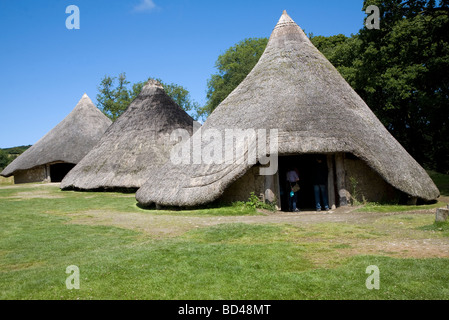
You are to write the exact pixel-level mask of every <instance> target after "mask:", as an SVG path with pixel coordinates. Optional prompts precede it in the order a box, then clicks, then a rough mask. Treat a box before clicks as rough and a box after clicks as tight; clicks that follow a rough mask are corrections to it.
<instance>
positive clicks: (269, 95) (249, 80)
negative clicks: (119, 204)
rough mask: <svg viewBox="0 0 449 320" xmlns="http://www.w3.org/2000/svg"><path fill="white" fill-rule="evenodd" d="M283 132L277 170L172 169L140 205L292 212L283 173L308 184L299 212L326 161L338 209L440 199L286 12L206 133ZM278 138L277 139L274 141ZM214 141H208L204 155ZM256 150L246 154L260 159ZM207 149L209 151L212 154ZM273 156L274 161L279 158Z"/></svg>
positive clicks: (142, 192)
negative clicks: (245, 206)
mask: <svg viewBox="0 0 449 320" xmlns="http://www.w3.org/2000/svg"><path fill="white" fill-rule="evenodd" d="M249 128H253V129H255V130H257V129H266V130H271V129H278V135H277V136H278V156H279V158H278V160H279V170H278V171H277V173H276V174H274V175H271V176H261V175H259V167H260V163H263V161H261V160H262V159H263V156H264V153H261V152H260V151H258V149H257V159H258V163H256V165H254V164H252V163H249V162H248V161H234V162H231V163H229V162H224V163H222V164H216V163H212V164H206V163H204V162H203V163H201V164H195V163H190V164H182V165H176V164H173V163H171V162H167V163H166V164H165V165H164V166H163V167H162V168H161V169H160V170H159V171H158V172H157V173H156V174H155V175H153V176H152V177H150V178H149V180H148V181H147V182H146V183H145V184H144V185H143V186H142V188H141V189H139V190H138V192H137V194H136V198H137V200H138V202H139V203H141V204H142V205H151V204H154V203H155V204H157V205H160V206H196V205H202V204H205V203H209V202H212V201H214V200H226V201H227V200H246V199H248V197H249V195H250V192H255V193H256V194H257V195H258V196H259V195H260V196H261V197H265V199H268V200H270V201H275V202H276V203H277V205H278V206H279V207H281V208H282V209H285V202H284V201H285V198H286V197H287V194H288V193H289V192H290V190H286V189H287V188H286V187H285V185H286V181H285V180H286V178H285V172H286V168H287V167H288V166H290V165H294V166H296V167H297V168H298V169H299V172H300V177H301V190H300V192H299V194H300V206H301V207H313V191H311V190H312V185H311V182H310V174H309V173H310V166H311V164H312V162H313V161H314V156H315V155H321V156H326V157H327V164H328V191H329V202H330V205H331V206H341V205H346V204H347V203H349V202H350V200H351V197H359V198H360V199H366V200H370V201H382V200H391V199H394V198H398V197H399V198H400V197H402V198H404V199H407V198H408V200H412V201H416V200H419V199H421V200H424V201H432V200H435V199H437V198H438V197H439V191H438V189H437V188H436V186H435V184H434V183H433V181H432V180H431V179H430V177H429V176H428V174H427V173H426V171H425V170H424V169H423V168H422V167H421V166H420V165H419V164H418V163H417V162H416V161H415V160H414V159H413V158H412V157H411V156H410V155H409V154H408V153H407V151H406V150H405V149H404V148H403V147H402V146H401V145H400V144H399V143H398V142H397V141H396V139H395V138H394V137H393V136H392V135H391V134H390V133H389V132H388V131H387V130H386V128H385V127H384V126H383V125H382V123H381V122H380V121H379V120H378V119H377V117H376V116H375V115H374V114H373V112H372V111H371V110H370V109H369V107H368V106H367V105H366V104H365V102H364V101H363V100H362V99H361V98H360V97H359V96H358V95H357V93H356V92H355V91H354V90H353V89H352V88H351V87H350V86H349V84H348V83H347V82H346V81H345V80H344V79H343V77H342V76H341V75H340V74H339V72H338V71H337V70H336V69H335V68H334V67H333V66H332V64H331V63H330V62H329V61H328V60H327V59H326V58H325V57H324V56H323V55H322V54H321V53H320V52H319V51H318V50H317V49H316V48H315V47H314V46H313V44H312V43H311V42H310V41H309V39H308V38H307V36H306V35H305V34H304V32H303V31H302V29H301V28H300V27H299V26H298V25H297V24H296V23H295V22H294V21H293V20H292V19H291V18H290V17H289V16H288V15H287V13H286V12H284V13H283V15H282V17H281V18H280V20H279V23H278V24H277V25H276V27H275V28H274V30H273V32H272V34H271V37H270V40H269V42H268V45H267V48H266V50H265V52H264V53H263V55H262V57H261V58H260V60H259V62H258V63H257V65H256V66H255V67H254V69H253V70H252V71H251V72H250V74H249V75H248V76H247V77H246V79H245V80H244V81H243V82H242V83H241V84H240V85H239V86H238V87H237V88H236V89H235V90H234V91H233V92H232V93H231V94H230V95H229V96H228V97H227V98H226V99H225V100H224V101H223V102H222V103H221V104H220V105H219V106H218V107H217V108H216V110H215V111H214V112H213V113H212V114H211V115H210V117H209V118H208V119H207V121H206V122H205V124H204V125H203V127H202V129H201V130H200V131H198V132H197V133H196V134H195V135H194V136H193V137H192V138H191V140H192V141H194V140H195V139H198V137H197V135H199V134H200V133H201V132H203V133H204V132H206V131H207V130H210V129H214V130H218V131H219V132H221V133H223V136H225V132H226V130H230V129H249ZM270 139H271V137H270ZM211 143H213V142H211V140H209V139H203V141H202V147H203V149H207V148H208V146H209V145H210V144H211ZM254 148H256V144H255V143H249V146H248V149H247V154H246V155H249V153H250V152H253V151H254ZM208 150H209V149H208ZM272 156H273V154H272Z"/></svg>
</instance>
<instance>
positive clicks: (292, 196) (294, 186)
mask: <svg viewBox="0 0 449 320" xmlns="http://www.w3.org/2000/svg"><path fill="white" fill-rule="evenodd" d="M297 172H298V170H297V169H296V168H293V167H291V168H289V170H288V172H287V183H288V185H289V187H290V188H289V189H290V192H289V193H288V206H289V210H290V211H291V212H300V211H301V210H299V209H298V208H297V207H296V204H297V202H298V194H297V193H298V191H299V183H298V182H299V175H298V173H297Z"/></svg>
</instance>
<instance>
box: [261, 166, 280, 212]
mask: <svg viewBox="0 0 449 320" xmlns="http://www.w3.org/2000/svg"><path fill="white" fill-rule="evenodd" d="M265 200H267V201H269V202H276V206H277V209H278V210H281V195H280V189H279V174H278V173H276V174H274V175H271V176H265Z"/></svg>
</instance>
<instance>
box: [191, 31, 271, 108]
mask: <svg viewBox="0 0 449 320" xmlns="http://www.w3.org/2000/svg"><path fill="white" fill-rule="evenodd" d="M267 43H268V39H267V38H249V39H245V40H242V41H240V42H239V43H237V44H236V45H235V46H233V47H231V48H229V49H228V50H226V52H225V53H224V54H222V55H220V56H219V57H218V59H217V61H216V62H215V68H216V69H217V70H218V72H217V73H216V74H213V75H212V76H211V78H210V79H209V80H208V82H207V103H206V105H205V106H204V107H202V108H200V109H199V112H198V114H199V115H200V116H201V117H207V116H208V115H210V114H211V113H212V111H214V109H215V108H216V107H217V106H218V105H219V104H220V103H221V102H222V101H223V100H224V99H225V98H226V97H227V96H228V95H229V94H230V93H231V92H232V91H233V90H234V89H235V88H236V87H237V86H238V85H239V84H240V83H241V82H242V81H243V79H245V77H246V76H247V75H248V73H249V72H250V71H251V70H252V69H253V68H254V66H255V65H256V63H257V62H258V61H259V59H260V57H261V55H262V53H263V52H264V50H265V48H266V46H267Z"/></svg>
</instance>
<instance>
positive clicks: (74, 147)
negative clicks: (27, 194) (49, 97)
mask: <svg viewBox="0 0 449 320" xmlns="http://www.w3.org/2000/svg"><path fill="white" fill-rule="evenodd" d="M110 125H111V120H109V119H108V118H107V117H106V116H105V115H104V114H103V113H102V112H101V111H100V110H98V108H97V107H96V106H95V105H94V104H93V103H92V101H91V100H90V98H89V97H88V96H87V94H84V95H83V97H82V98H81V100H80V101H79V102H78V104H77V105H76V107H75V109H73V111H72V112H71V113H70V114H69V115H68V116H67V117H66V118H65V119H64V120H62V121H61V122H60V123H59V124H58V125H57V126H56V127H55V128H53V129H52V130H51V131H50V132H48V133H47V134H46V135H45V136H44V137H42V139H40V140H39V141H38V142H36V143H35V144H34V145H33V146H32V147H31V148H29V149H28V150H26V151H25V152H24V153H22V154H21V155H20V156H19V157H18V158H16V159H15V160H14V161H13V162H11V163H10V164H9V166H7V167H6V168H5V169H4V170H3V171H2V173H1V175H2V176H4V177H9V176H12V175H14V182H15V183H27V182H61V180H62V179H63V178H64V176H65V175H66V174H67V172H69V171H70V170H71V169H72V168H73V167H74V166H75V165H76V164H77V163H78V162H80V161H81V159H82V158H83V157H84V156H85V155H86V154H87V153H88V152H89V151H90V150H91V149H92V147H93V146H94V145H95V144H96V143H97V142H98V141H99V140H100V138H101V136H102V135H103V134H104V132H105V131H106V129H107V128H108V127H109V126H110Z"/></svg>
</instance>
